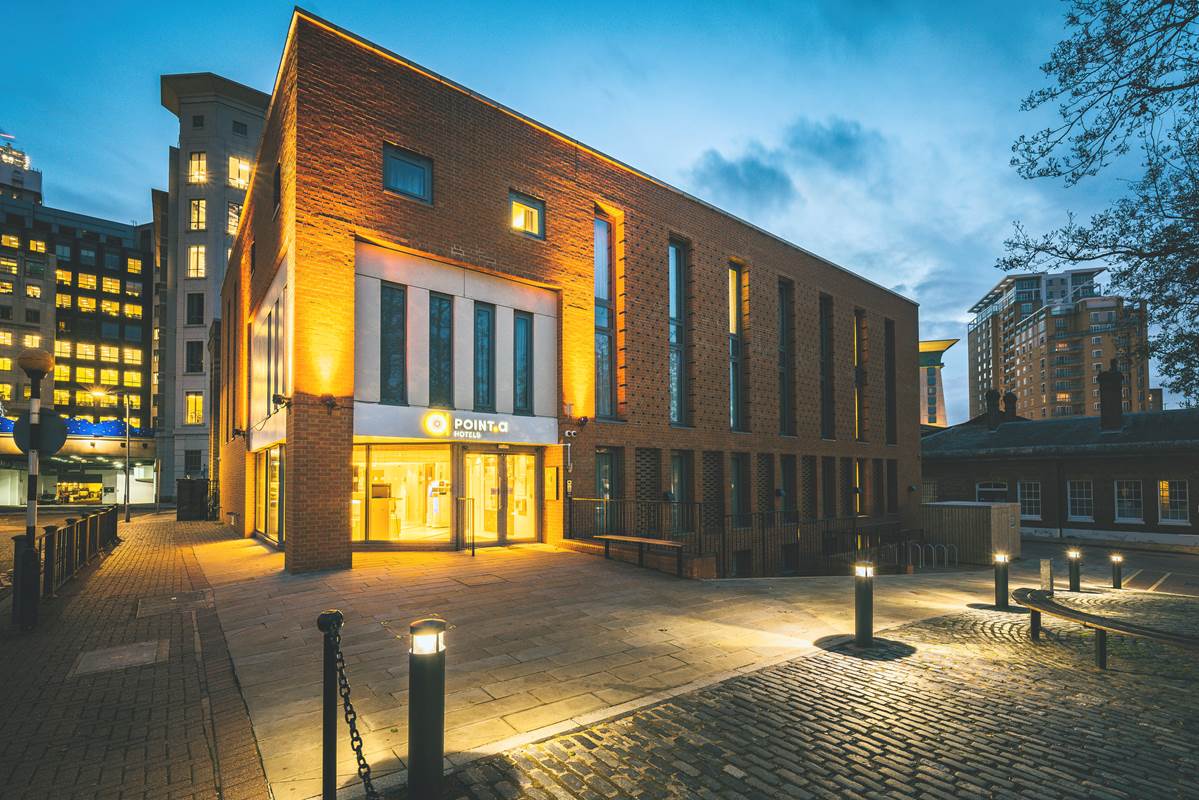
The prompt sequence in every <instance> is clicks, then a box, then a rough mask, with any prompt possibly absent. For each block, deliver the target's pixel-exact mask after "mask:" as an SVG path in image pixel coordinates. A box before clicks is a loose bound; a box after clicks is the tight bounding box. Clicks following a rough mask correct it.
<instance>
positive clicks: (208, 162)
mask: <svg viewBox="0 0 1199 800" xmlns="http://www.w3.org/2000/svg"><path fill="white" fill-rule="evenodd" d="M161 94H162V105H163V107H164V108H166V109H167V110H168V111H170V112H171V113H172V114H174V115H175V117H177V118H178V121H179V139H178V144H177V145H176V146H174V147H171V148H170V157H169V161H170V173H169V178H168V190H167V202H166V208H165V209H163V211H162V213H161V214H159V215H158V216H159V218H160V224H161V225H164V226H165V239H166V246H165V261H164V269H163V280H162V286H161V299H160V307H159V309H158V316H159V318H160V328H161V334H160V341H159V343H158V353H157V356H158V373H157V375H158V383H159V398H160V403H159V407H158V426H157V430H158V439H159V450H160V452H161V453H162V486H163V496H164V497H173V496H174V492H175V480H176V479H177V478H183V477H193V478H196V477H210V476H213V477H214V471H213V469H212V464H211V463H210V462H211V454H210V451H209V433H210V431H209V428H210V426H209V421H210V420H209V417H210V408H209V406H210V403H211V398H210V386H209V384H210V381H211V378H212V374H211V365H210V363H209V359H208V357H207V348H208V335H209V328H210V327H211V326H212V323H213V321H214V320H215V319H217V318H219V317H220V313H219V310H218V302H219V293H220V285H221V280H222V279H223V278H224V276H225V265H226V263H227V262H228V255H229V248H230V246H231V245H232V243H233V237H234V235H235V234H236V233H237V226H238V223H239V222H240V220H241V212H242V205H243V203H244V202H245V194H246V187H247V186H249V183H250V176H251V173H252V172H253V167H254V162H253V159H254V151H255V149H256V148H257V146H258V137H259V135H260V133H261V129H262V115H263V112H264V110H265V109H266V104H267V100H268V97H267V96H266V95H265V94H263V93H262V92H259V91H257V90H256V89H251V88H250V87H248V86H243V85H242V84H240V83H236V82H234V81H231V80H228V79H227V78H223V77H221V76H219V75H213V74H212V73H210V72H203V73H191V74H183V75H163V76H162V79H161Z"/></svg>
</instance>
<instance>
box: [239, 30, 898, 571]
mask: <svg viewBox="0 0 1199 800" xmlns="http://www.w3.org/2000/svg"><path fill="white" fill-rule="evenodd" d="M256 163H257V165H258V166H257V168H256V170H255V171H254V177H253V179H252V183H251V187H250V191H249V194H248V196H247V200H246V207H245V212H244V219H243V221H242V225H241V227H240V228H239V230H238V235H237V237H236V240H235V242H234V244H233V252H232V256H231V262H230V264H231V266H230V269H229V271H228V272H227V274H226V276H225V281H224V285H223V289H222V295H221V304H222V307H221V317H222V320H223V325H222V331H221V338H220V344H219V346H220V347H221V348H222V352H221V357H220V361H221V371H220V377H221V381H220V389H219V391H220V397H219V398H218V402H219V403H220V404H221V413H220V419H221V424H222V430H220V431H218V432H217V438H218V440H219V441H220V450H221V458H220V469H221V473H220V488H221V492H220V502H221V510H222V515H223V516H224V517H225V518H227V519H230V520H231V521H232V522H233V524H234V525H235V526H236V527H237V528H238V529H240V531H241V532H242V533H244V534H245V535H247V536H249V535H258V536H260V537H262V538H264V539H266V540H268V541H271V542H274V543H275V544H276V545H278V546H280V547H282V548H283V549H284V551H285V555H286V559H285V561H286V566H287V569H288V570H291V571H302V570H311V569H324V568H332V567H348V566H350V564H351V557H352V553H353V551H354V550H355V549H364V548H401V549H403V548H414V549H416V548H447V549H448V548H461V547H468V546H470V545H471V544H472V543H473V544H475V545H476V546H485V545H504V544H509V543H517V542H532V541H543V542H549V543H554V544H560V545H563V546H573V547H577V548H578V549H586V547H585V545H587V544H588V543H586V542H581V541H580V540H579V538H578V534H579V531H580V528H581V527H582V526H584V525H586V526H590V527H591V528H592V529H594V527H595V526H596V525H597V524H602V525H604V526H605V529H607V530H612V531H615V530H617V529H619V530H621V531H623V532H627V533H638V532H647V533H648V532H649V531H648V528H647V526H653V525H656V524H657V523H655V522H654V521H653V519H650V518H651V517H653V515H654V514H665V515H667V517H668V518H669V519H668V522H669V524H670V525H671V526H672V530H681V529H682V528H683V527H688V530H689V531H691V530H692V528H691V527H690V526H693V525H698V524H699V521H710V522H712V523H713V524H714V525H715V527H714V528H712V529H711V530H715V529H716V528H721V527H723V526H731V527H733V528H735V529H737V530H742V529H745V530H748V529H749V527H750V526H752V525H757V524H759V522H760V521H761V520H765V519H785V520H788V521H790V522H794V521H795V520H798V519H815V518H819V517H828V518H847V517H852V518H855V519H857V518H868V519H891V520H895V521H896V524H899V523H900V521H901V520H904V521H906V523H904V524H907V525H912V524H914V523H915V518H916V516H917V511H918V503H919V496H918V492H917V491H916V489H917V487H918V485H919V482H920V481H919V474H920V465H919V460H918V459H919V426H918V424H917V420H916V419H914V418H913V416H912V414H911V413H909V411H910V409H911V408H913V407H914V406H915V405H916V402H917V384H916V380H917V375H918V371H917V347H916V342H917V328H918V325H917V307H916V305H915V304H914V303H912V302H911V301H909V300H907V299H905V298H904V297H902V296H900V295H898V294H895V293H894V292H892V291H889V290H887V289H885V288H883V287H880V286H878V285H875V284H873V283H871V282H869V281H867V280H864V279H862V278H860V277H858V276H856V275H854V274H853V273H851V272H849V271H847V270H846V269H844V268H842V267H839V266H837V265H835V264H833V263H830V262H829V261H827V260H825V259H822V258H820V257H818V256H815V255H813V254H811V253H809V252H807V251H805V250H803V249H801V248H799V247H797V246H795V245H793V244H790V243H788V242H786V241H783V240H782V239H779V238H778V237H776V236H773V235H771V234H770V233H768V232H766V231H763V230H761V229H759V228H756V227H754V226H752V225H750V224H748V223H746V222H743V221H741V220H738V219H736V218H734V217H732V216H730V215H728V214H726V213H724V212H722V211H720V210H719V209H717V208H714V207H712V206H711V205H708V204H707V203H704V202H702V201H700V200H698V199H696V198H694V197H692V196H689V195H687V194H686V193H684V192H682V191H680V190H678V189H675V188H674V187H671V186H669V185H667V184H665V183H663V182H662V181H659V180H657V179H655V178H653V177H651V176H649V175H646V174H645V173H643V172H640V171H638V170H636V169H634V168H632V167H629V166H626V165H624V164H622V163H620V162H618V161H616V160H615V159H613V158H611V157H609V156H606V155H604V154H602V153H600V152H597V151H596V150H594V149H592V148H590V147H588V146H586V145H584V144H582V143H580V142H578V141H577V140H575V139H572V138H570V137H569V136H566V135H564V134H561V133H558V132H556V131H553V130H551V129H549V128H547V127H546V126H544V125H542V124H541V123H539V122H536V121H535V120H532V119H530V118H528V117H525V116H523V115H522V114H520V113H519V112H516V111H513V110H512V109H509V108H507V107H505V106H503V105H500V104H499V103H497V102H495V101H492V100H489V99H487V98H485V97H482V96H480V95H479V94H477V93H475V92H473V91H471V90H469V89H466V88H464V87H462V86H460V85H458V84H456V83H454V82H452V81H451V80H449V79H447V78H444V77H440V76H438V75H435V74H433V73H431V72H430V71H428V70H426V69H424V68H422V67H419V66H417V65H416V64H413V63H411V62H409V61H407V60H405V59H404V58H402V57H400V56H398V55H395V54H393V53H390V52H388V51H386V50H384V49H382V48H380V47H378V46H376V45H373V44H371V43H370V42H368V41H366V40H364V39H362V38H360V37H358V36H356V35H354V34H352V33H349V32H347V31H344V30H342V29H339V28H337V27H335V26H333V25H331V24H329V23H327V22H325V21H323V20H320V19H318V18H316V17H313V16H311V15H309V14H308V13H306V12H304V11H299V10H297V11H296V12H295V14H294V15H293V17H292V21H291V26H290V29H289V31H288V35H287V39H286V42H285V45H284V51H283V56H282V60H281V65H280V70H279V73H278V76H277V78H276V83H275V86H274V89H273V92H272V95H271V99H270V105H269V108H268V110H267V115H266V122H265V126H264V128H263V136H262V143H261V145H260V147H259V150H258V153H257V156H256ZM901 409H902V410H903V412H902V413H901ZM580 508H581V509H584V511H583V512H582V513H578V510H579V509H580ZM637 508H640V509H645V510H649V513H647V514H646V515H645V516H641V517H639V516H638V515H637V513H634V511H633V510H634V509H637ZM692 509H699V511H698V512H697V515H698V518H702V519H701V520H699V521H697V519H693V518H692V517H691V516H690V514H691V510H692ZM572 511H573V512H574V513H572ZM672 515H673V516H672ZM656 519H658V520H661V519H662V517H656ZM794 533H795V530H794V527H792V528H791V539H790V542H789V543H786V542H785V543H782V544H780V545H778V550H777V551H775V550H770V551H769V552H767V551H765V550H764V549H763V548H762V547H760V546H758V545H754V544H746V545H744V547H741V546H739V549H737V551H736V552H735V553H729V554H727V555H728V558H727V559H726V561H727V563H728V564H729V565H731V566H728V567H726V568H725V569H724V570H723V572H724V573H725V574H763V573H767V572H770V571H772V570H775V571H777V570H776V568H775V567H772V566H770V565H771V564H776V563H783V564H785V563H787V562H788V559H793V558H794V553H793V552H792V551H791V550H789V549H788V548H793V547H794V545H795V536H794ZM688 535H691V534H690V533H689V534H688ZM717 538H719V537H717ZM770 547H774V545H771V546H770ZM688 558H690V555H689V556H688ZM687 568H688V569H689V570H691V572H692V574H699V573H701V572H702V569H700V567H699V566H697V565H696V564H695V563H689V564H688V565H687Z"/></svg>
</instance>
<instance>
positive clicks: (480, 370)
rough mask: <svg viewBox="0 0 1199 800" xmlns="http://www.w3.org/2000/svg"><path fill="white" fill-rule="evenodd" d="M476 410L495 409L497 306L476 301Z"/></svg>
mask: <svg viewBox="0 0 1199 800" xmlns="http://www.w3.org/2000/svg"><path fill="white" fill-rule="evenodd" d="M475 411H495V306H493V305H490V304H488V303H475Z"/></svg>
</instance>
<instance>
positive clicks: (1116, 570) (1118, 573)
mask: <svg viewBox="0 0 1199 800" xmlns="http://www.w3.org/2000/svg"><path fill="white" fill-rule="evenodd" d="M1112 588H1113V589H1123V588H1124V556H1122V555H1120V554H1119V553H1112Z"/></svg>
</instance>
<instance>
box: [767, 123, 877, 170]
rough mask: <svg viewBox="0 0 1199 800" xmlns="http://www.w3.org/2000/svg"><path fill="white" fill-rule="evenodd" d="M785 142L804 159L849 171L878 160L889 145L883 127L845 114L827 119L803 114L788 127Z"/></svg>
mask: <svg viewBox="0 0 1199 800" xmlns="http://www.w3.org/2000/svg"><path fill="white" fill-rule="evenodd" d="M784 143H785V145H784V146H785V148H786V151H787V152H788V153H789V154H790V155H791V156H792V157H793V158H795V159H796V160H797V161H799V162H801V163H804V164H818V165H821V166H824V167H827V168H829V169H831V170H833V171H835V172H847V173H848V172H861V171H862V170H864V169H865V168H866V167H867V166H868V165H869V164H871V163H873V162H876V161H877V160H878V158H879V156H880V154H881V152H882V151H883V150H884V149H885V147H886V140H885V139H884V138H883V135H882V134H881V133H880V132H879V131H877V130H869V129H867V128H864V127H863V126H862V123H860V122H858V121H857V120H848V119H843V118H841V117H832V118H830V119H829V120H828V121H827V122H818V121H814V120H810V119H807V118H805V117H800V118H799V119H798V120H796V121H795V123H794V124H792V125H791V127H790V128H789V129H788V130H787V132H786V135H785V137H784Z"/></svg>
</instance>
